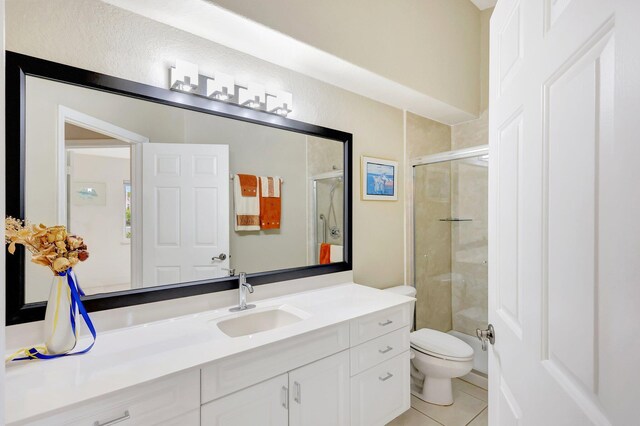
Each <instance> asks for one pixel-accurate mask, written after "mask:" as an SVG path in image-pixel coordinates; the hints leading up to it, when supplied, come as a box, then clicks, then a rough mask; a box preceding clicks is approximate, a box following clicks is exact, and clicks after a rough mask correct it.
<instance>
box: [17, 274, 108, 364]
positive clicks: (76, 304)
mask: <svg viewBox="0 0 640 426" xmlns="http://www.w3.org/2000/svg"><path fill="white" fill-rule="evenodd" d="M60 276H62V277H64V276H66V277H67V284H68V285H69V289H70V290H71V306H70V308H69V321H71V329H72V330H73V334H74V336H75V335H76V317H75V313H76V309H77V310H78V311H80V315H82V319H84V322H85V324H87V328H88V329H89V331H90V332H91V336H93V341H92V342H91V344H90V345H89V346H88V347H86V348H85V349H83V350H81V351H78V352H68V353H65V354H44V353H42V352H40V351H38V350H37V349H36V348H31V349H28V350H27V351H26V353H28V354H29V356H25V357H21V358H14V359H13V361H21V360H25V359H35V358H37V359H53V358H60V357H63V356H72V355H81V354H84V353H87V352H89V351H90V350H91V348H93V345H95V343H96V335H97V333H96V328H95V327H94V326H93V323H92V322H91V318H89V313H88V312H87V310H86V309H85V307H84V305H83V304H82V299H80V296H84V292H83V291H82V289H81V288H80V286H79V285H78V283H77V279H76V277H75V274H74V273H73V270H72V269H71V268H69V269H68V270H67V271H64V272H61V273H60Z"/></svg>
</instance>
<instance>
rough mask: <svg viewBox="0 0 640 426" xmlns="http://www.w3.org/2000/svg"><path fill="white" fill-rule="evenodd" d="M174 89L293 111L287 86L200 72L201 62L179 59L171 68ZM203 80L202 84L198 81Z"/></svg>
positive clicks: (282, 112)
mask: <svg viewBox="0 0 640 426" xmlns="http://www.w3.org/2000/svg"><path fill="white" fill-rule="evenodd" d="M169 77H170V78H169V88H170V89H171V90H174V91H177V92H182V93H189V94H192V95H195V96H202V97H206V98H209V99H213V100H216V101H222V102H228V103H234V104H236V105H240V106H244V107H248V108H252V109H256V110H260V111H265V112H269V113H271V114H277V115H280V116H283V117H286V116H287V115H289V114H290V113H291V112H292V111H293V95H292V94H291V93H289V92H286V91H284V90H265V88H264V86H263V85H262V84H258V83H253V82H249V83H246V84H237V83H236V81H235V78H234V77H233V76H231V75H228V74H225V73H221V72H216V73H215V74H214V76H213V77H208V76H205V75H200V74H199V73H198V66H197V65H196V64H192V63H190V62H187V61H182V60H176V65H175V67H171V68H170V70H169ZM200 82H201V83H202V87H200V86H199V83H200Z"/></svg>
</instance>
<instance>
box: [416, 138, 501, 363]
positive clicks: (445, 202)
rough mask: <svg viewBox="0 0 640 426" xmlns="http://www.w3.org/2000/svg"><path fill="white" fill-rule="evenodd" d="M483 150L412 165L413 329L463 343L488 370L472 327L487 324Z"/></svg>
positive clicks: (485, 156) (485, 154)
mask: <svg viewBox="0 0 640 426" xmlns="http://www.w3.org/2000/svg"><path fill="white" fill-rule="evenodd" d="M488 160H489V156H488V149H487V148H485V147H478V148H473V149H468V150H459V151H451V152H448V153H442V154H438V155H433V156H429V157H424V158H423V159H422V160H421V161H420V162H419V164H416V165H414V168H413V175H414V178H413V183H414V210H413V213H414V280H415V285H416V290H417V303H416V329H420V328H431V329H435V330H439V331H442V332H445V333H450V334H453V335H454V336H456V337H458V338H460V339H462V340H464V341H466V342H467V343H469V344H470V345H471V346H472V347H474V349H475V352H476V359H475V360H474V369H475V370H476V371H478V372H481V373H484V374H486V373H487V360H486V353H482V352H481V351H480V350H478V349H476V346H477V343H476V342H477V340H476V337H475V331H476V328H480V329H484V328H486V326H487V312H488V311H487V304H488V294H487V285H488V274H487V256H488V248H487V221H488V170H489V168H488V165H489V162H488Z"/></svg>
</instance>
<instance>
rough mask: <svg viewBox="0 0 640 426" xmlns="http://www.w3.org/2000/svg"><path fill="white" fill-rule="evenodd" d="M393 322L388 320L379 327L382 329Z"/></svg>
mask: <svg viewBox="0 0 640 426" xmlns="http://www.w3.org/2000/svg"><path fill="white" fill-rule="evenodd" d="M392 322H393V321H391V320H386V321H385V322H379V323H378V325H379V326H381V327H385V326H387V325H389V324H391V323H392Z"/></svg>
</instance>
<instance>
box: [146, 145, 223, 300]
mask: <svg viewBox="0 0 640 426" xmlns="http://www.w3.org/2000/svg"><path fill="white" fill-rule="evenodd" d="M142 163H143V166H142V197H143V204H142V205H143V207H144V208H143V212H142V247H143V248H142V263H143V265H142V274H143V277H142V283H143V287H149V286H155V285H162V284H172V283H178V282H187V281H195V280H203V279H207V278H216V277H222V276H226V275H228V273H227V272H226V271H224V270H222V269H221V268H228V267H229V147H228V145H194V144H165V143H149V144H144V145H143V155H142ZM220 254H223V256H222V257H225V259H224V260H221V259H214V257H218V256H219V255H220Z"/></svg>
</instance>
